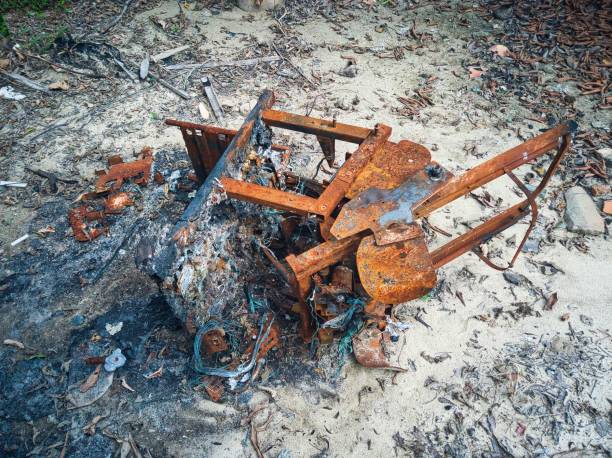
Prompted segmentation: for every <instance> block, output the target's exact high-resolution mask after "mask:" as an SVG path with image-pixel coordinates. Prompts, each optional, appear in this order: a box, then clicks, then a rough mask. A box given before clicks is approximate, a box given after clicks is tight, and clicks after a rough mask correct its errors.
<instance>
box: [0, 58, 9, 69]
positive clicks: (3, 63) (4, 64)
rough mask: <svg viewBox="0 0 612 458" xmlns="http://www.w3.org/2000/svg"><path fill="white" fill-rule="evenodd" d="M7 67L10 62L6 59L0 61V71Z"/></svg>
mask: <svg viewBox="0 0 612 458" xmlns="http://www.w3.org/2000/svg"><path fill="white" fill-rule="evenodd" d="M9 65H11V61H10V60H8V59H0V69H2V70H5V69H7V68H9Z"/></svg>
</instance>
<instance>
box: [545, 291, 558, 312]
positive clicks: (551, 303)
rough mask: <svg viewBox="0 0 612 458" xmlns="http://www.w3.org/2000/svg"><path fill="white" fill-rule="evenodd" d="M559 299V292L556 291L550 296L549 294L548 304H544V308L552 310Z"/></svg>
mask: <svg viewBox="0 0 612 458" xmlns="http://www.w3.org/2000/svg"><path fill="white" fill-rule="evenodd" d="M557 299H558V298H557V293H556V292H554V293H552V294H551V295H550V296H548V299H546V304H544V310H552V308H553V307H554V306H555V304H556V303H557Z"/></svg>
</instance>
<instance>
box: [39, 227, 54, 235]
mask: <svg viewBox="0 0 612 458" xmlns="http://www.w3.org/2000/svg"><path fill="white" fill-rule="evenodd" d="M54 232H55V228H54V227H53V226H47V227H43V228H42V229H38V230H37V231H36V233H37V234H38V235H40V236H41V237H46V236H47V235H49V234H53V233H54Z"/></svg>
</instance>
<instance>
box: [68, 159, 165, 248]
mask: <svg viewBox="0 0 612 458" xmlns="http://www.w3.org/2000/svg"><path fill="white" fill-rule="evenodd" d="M152 163H153V150H152V149H151V148H149V147H145V148H143V149H142V151H141V152H140V155H139V158H138V159H137V160H135V161H132V162H123V159H122V158H121V157H120V156H118V155H115V156H111V157H110V158H109V159H108V165H109V170H108V171H107V172H106V171H100V172H97V175H98V179H97V181H96V185H95V191H94V192H90V193H86V194H83V195H82V196H81V197H80V198H79V200H80V201H81V202H84V203H82V204H81V205H79V206H78V207H76V208H73V209H70V211H69V212H68V222H69V223H70V226H71V227H72V233H73V234H74V238H75V239H76V240H78V241H79V242H90V241H92V240H94V239H96V238H98V237H100V236H101V235H103V234H106V233H108V227H107V225H106V216H108V215H117V214H120V213H121V212H123V210H125V208H126V207H129V206H132V205H134V200H133V199H132V197H131V196H130V194H129V193H127V192H121V191H120V189H121V186H122V185H123V183H124V182H125V181H126V180H132V181H133V182H134V183H136V184H138V185H141V186H144V185H146V184H147V183H148V182H149V178H150V174H151V165H152ZM102 199H103V200H102ZM100 202H102V205H103V208H102V209H101V210H95V209H92V208H91V206H96V205H97V204H98V206H99V204H100Z"/></svg>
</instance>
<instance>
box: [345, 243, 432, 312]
mask: <svg viewBox="0 0 612 458" xmlns="http://www.w3.org/2000/svg"><path fill="white" fill-rule="evenodd" d="M357 269H358V272H359V279H360V280H361V284H362V286H363V288H364V289H365V290H366V292H367V293H368V294H369V295H370V297H372V298H373V299H376V300H378V301H380V302H384V303H385V304H399V303H401V302H406V301H410V300H412V299H417V298H419V297H421V296H424V295H425V294H427V292H429V291H430V290H431V289H432V288H433V287H434V286H435V285H436V271H435V270H434V268H433V265H432V262H431V257H430V256H429V252H428V251H427V245H426V244H425V240H424V238H423V237H419V238H414V239H410V240H404V241H403V242H397V243H393V244H390V245H384V246H378V245H376V241H375V240H374V236H372V235H369V236H367V237H364V238H363V239H362V240H361V243H360V244H359V248H357Z"/></svg>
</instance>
